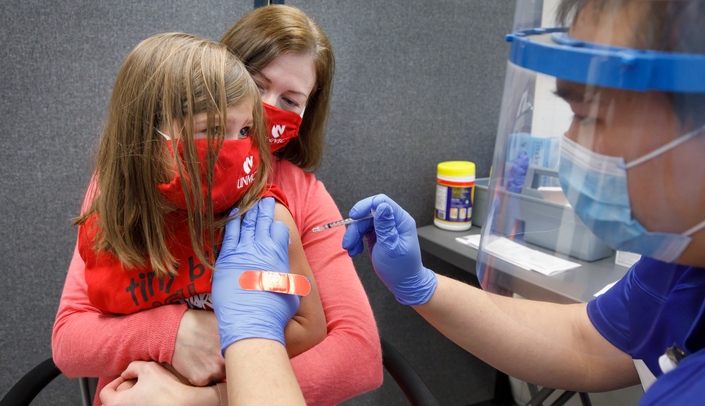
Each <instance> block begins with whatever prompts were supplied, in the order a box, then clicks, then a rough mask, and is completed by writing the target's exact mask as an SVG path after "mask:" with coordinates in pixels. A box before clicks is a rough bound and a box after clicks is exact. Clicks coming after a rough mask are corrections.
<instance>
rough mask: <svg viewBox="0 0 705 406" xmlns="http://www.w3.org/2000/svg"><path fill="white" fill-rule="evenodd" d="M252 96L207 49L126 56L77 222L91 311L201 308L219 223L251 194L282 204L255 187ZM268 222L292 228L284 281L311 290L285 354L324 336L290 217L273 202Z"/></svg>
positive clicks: (259, 179) (201, 43)
mask: <svg viewBox="0 0 705 406" xmlns="http://www.w3.org/2000/svg"><path fill="white" fill-rule="evenodd" d="M258 93H259V91H258V89H257V87H256V85H255V83H254V82H253V81H252V79H251V78H250V76H249V74H248V73H247V71H246V70H245V68H244V66H243V65H242V63H240V62H239V61H238V60H237V58H235V57H234V56H232V54H230V53H229V52H228V51H227V49H226V48H225V47H224V46H222V45H220V44H216V43H214V42H211V41H207V40H202V39H198V38H195V37H192V36H189V35H186V34H180V33H170V34H159V35H155V36H153V37H150V38H148V39H146V40H144V41H143V42H141V43H140V44H139V45H137V47H135V48H134V49H133V51H132V52H131V53H130V54H129V55H128V57H127V59H126V60H125V62H124V64H123V66H122V68H121V69H120V72H119V73H118V76H117V79H116V82H115V87H114V90H113V95H112V99H111V101H110V107H109V113H108V119H107V123H106V126H105V129H104V131H103V136H102V141H101V145H100V149H99V152H98V159H97V170H96V180H95V182H94V185H95V187H92V188H91V189H92V190H90V191H89V200H88V201H89V202H90V205H89V207H88V208H87V210H85V212H84V213H83V214H82V215H81V216H80V217H79V218H78V219H77V220H76V224H78V225H79V236H78V238H79V241H78V250H79V253H80V254H81V257H82V258H83V260H84V261H85V263H86V270H85V278H86V283H87V286H88V296H89V298H90V300H91V302H92V303H93V304H94V305H95V306H96V307H97V308H99V309H100V310H101V311H103V312H104V313H110V314H130V313H134V312H137V311H140V310H145V309H150V308H153V307H156V306H161V305H164V304H170V303H175V302H176V303H178V302H185V303H187V304H188V305H189V306H190V307H191V308H197V309H210V289H211V274H212V270H213V263H214V262H215V258H216V256H217V247H218V242H219V236H220V234H221V231H222V228H223V226H224V224H225V222H226V221H228V220H231V219H232V218H231V217H229V216H228V214H229V213H230V212H231V210H232V209H233V208H237V209H238V212H239V213H243V212H244V211H246V210H247V209H248V208H249V207H250V206H251V205H252V203H253V202H255V201H256V200H257V199H258V198H259V197H261V196H274V197H276V198H277V200H278V201H279V202H280V203H284V204H285V203H286V199H285V198H284V197H283V193H282V192H281V191H279V190H278V188H276V187H275V186H273V185H266V179H267V169H268V166H269V146H268V142H267V138H266V135H265V132H264V128H265V124H264V121H263V119H262V108H261V102H260V99H259V95H258ZM275 214H276V217H275V218H276V219H278V220H281V221H284V222H285V224H287V225H288V226H289V227H290V228H291V230H292V232H291V234H292V238H291V239H292V244H291V248H290V251H291V254H292V260H291V272H293V273H301V274H303V275H305V276H307V277H308V278H309V279H310V280H311V282H312V283H311V285H312V290H311V293H310V294H309V295H308V296H306V297H304V298H302V300H301V307H300V309H299V312H298V313H297V315H296V316H294V318H293V319H292V321H291V322H290V323H289V324H288V326H287V328H286V341H287V351H288V352H289V355H290V356H294V355H296V354H299V353H301V352H303V351H305V350H307V349H309V348H311V347H313V346H314V345H315V344H317V343H318V342H320V341H321V340H322V339H323V337H325V334H326V327H325V318H324V316H323V310H322V307H321V303H320V299H319V296H318V292H317V289H316V287H315V282H314V280H313V276H312V274H311V270H310V269H309V267H308V264H307V262H306V259H305V256H304V255H303V248H302V246H301V242H300V239H299V237H298V234H297V233H296V228H295V227H294V226H293V224H294V223H293V219H292V218H291V215H290V214H289V212H288V211H287V210H286V208H285V207H284V206H282V205H281V204H278V208H277V210H276V212H275ZM234 221H239V219H235V220H234ZM216 272H217V271H216Z"/></svg>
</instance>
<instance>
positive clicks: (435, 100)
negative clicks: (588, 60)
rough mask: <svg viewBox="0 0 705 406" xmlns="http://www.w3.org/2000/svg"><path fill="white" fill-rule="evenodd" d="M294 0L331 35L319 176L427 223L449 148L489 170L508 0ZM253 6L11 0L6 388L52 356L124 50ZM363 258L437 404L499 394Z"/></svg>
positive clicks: (3, 31) (1, 179)
mask: <svg viewBox="0 0 705 406" xmlns="http://www.w3.org/2000/svg"><path fill="white" fill-rule="evenodd" d="M193 4H198V6H197V7H194V6H193ZM287 4H291V5H295V6H298V7H300V8H301V9H303V10H304V11H306V12H307V13H308V14H309V15H311V16H312V17H313V18H314V19H315V20H316V21H318V22H319V24H320V25H321V26H322V27H323V29H324V30H325V31H326V32H327V33H328V34H329V36H330V39H331V41H332V43H333V46H334V48H335V52H336V56H337V76H336V81H335V87H334V97H333V105H332V117H331V120H330V129H329V132H328V138H327V150H326V158H325V161H324V164H323V166H322V167H321V168H320V170H319V172H318V176H319V178H320V179H321V180H323V182H324V183H325V184H326V186H327V187H328V189H329V191H330V192H331V194H332V195H333V196H334V198H335V199H336V202H337V203H338V205H339V207H340V209H341V211H342V212H343V213H344V214H345V213H346V212H347V210H348V209H349V208H350V207H351V205H352V204H353V203H354V202H355V201H356V200H357V199H359V198H362V197H365V196H367V195H370V194H374V193H381V192H384V193H387V194H388V195H390V196H392V197H393V198H394V199H396V200H397V201H398V202H400V203H401V204H402V205H404V207H406V209H407V210H408V211H409V212H410V213H411V214H412V215H413V216H414V217H415V218H416V220H417V223H418V224H419V225H425V224H429V223H430V222H431V221H432V209H433V199H434V184H435V166H436V164H437V163H438V162H440V161H444V160H455V159H464V160H471V161H474V162H476V163H477V168H478V176H486V175H487V174H488V172H489V165H490V162H491V155H492V149H493V145H494V135H495V130H496V123H497V119H498V110H499V105H500V99H501V88H502V83H503V77H504V71H505V58H506V52H507V46H506V45H505V43H504V41H503V36H504V34H505V33H506V32H507V31H508V30H509V29H510V28H511V19H512V11H513V8H514V2H513V1H510V0H497V1H487V0H484V1H483V0H440V1H436V0H425V1H423V0H412V1H409V0H393V1H372V0H367V1H351V0H350V1H343V0H340V1H332V0H316V1H304V0H300V1H293V0H292V1H287ZM252 6H253V1H252V0H236V1H228V2H224V1H217V0H202V1H199V2H197V3H193V2H190V1H185V0H176V1H167V0H155V1H133V0H126V1H105V2H103V1H100V2H98V1H88V0H69V1H62V2H56V1H47V0H35V1H17V0H5V1H2V2H0V44H1V45H0V88H1V90H0V95H1V98H0V123H1V124H2V126H1V127H2V130H3V134H2V135H0V168H2V176H0V190H2V193H1V194H0V250H1V251H0V273H1V275H2V282H0V284H1V285H0V289H2V292H4V294H3V299H4V300H3V301H2V303H3V306H2V307H3V310H2V312H0V366H1V367H0V396H2V395H4V394H5V393H6V392H7V390H8V389H9V388H10V386H11V385H12V384H13V383H14V382H15V381H16V380H17V379H19V378H20V376H21V375H22V374H24V373H25V372H27V371H28V370H29V369H31V368H32V367H33V366H34V365H36V364H38V363H39V362H40V361H42V360H43V359H45V358H46V357H48V356H50V354H51V347H50V339H51V327H52V323H53V320H54V316H55V312H56V309H57V305H58V301H59V297H60V294H61V289H62V286H63V279H64V276H65V272H66V269H67V267H68V263H69V259H70V257H71V254H72V251H73V247H74V244H75V230H74V229H73V227H72V226H71V224H70V223H71V221H70V219H71V217H72V216H74V215H76V214H77V211H78V209H79V205H80V200H81V197H82V193H83V190H84V187H85V185H86V182H87V181H88V178H89V176H90V165H91V160H90V151H91V150H92V148H93V147H94V142H95V136H96V134H97V133H98V132H99V130H100V127H101V122H102V120H103V117H104V112H105V107H106V104H107V100H108V98H109V94H110V90H111V87H112V83H113V80H114V78H115V75H116V73H117V70H118V68H119V66H120V64H121V62H122V60H123V58H124V56H125V55H126V53H127V52H128V51H129V50H130V49H131V48H132V47H133V46H134V45H135V44H136V43H137V42H139V41H140V40H142V39H144V38H145V37H147V36H149V35H151V34H154V33H157V32H164V31H185V32H189V33H193V34H197V35H201V36H204V37H207V38H211V39H216V40H217V39H218V38H219V37H220V35H221V34H222V33H223V32H224V31H225V30H226V29H227V28H228V27H229V26H230V25H231V24H232V23H233V22H234V21H235V20H236V19H237V18H239V17H240V16H241V15H243V14H244V13H245V12H246V11H248V10H250V9H251V8H252ZM427 260H428V261H429V262H428V263H429V264H431V266H433V267H435V268H437V270H439V271H440V272H443V273H447V274H449V275H451V276H454V277H463V274H462V273H461V272H460V271H459V270H457V269H454V268H448V267H447V266H445V265H442V263H441V262H436V261H433V260H432V259H430V258H427ZM355 263H356V266H357V269H358V273H359V274H360V277H361V279H362V280H363V283H364V285H365V288H366V289H367V291H368V293H369V296H370V301H371V303H372V305H373V308H374V310H375V315H376V318H377V322H378V324H379V329H380V332H381V333H382V334H383V335H384V336H385V337H387V338H388V339H389V341H391V342H392V343H393V344H394V345H396V346H397V348H398V349H399V350H400V352H402V353H403V354H404V355H405V356H406V357H407V358H408V359H409V360H410V361H411V362H412V363H414V365H415V366H416V367H417V369H418V370H419V372H420V373H421V374H422V376H423V378H424V379H425V380H426V381H427V382H428V383H429V385H430V387H431V389H432V390H433V391H434V392H435V393H436V395H437V396H438V397H439V399H440V400H441V403H442V404H450V405H453V404H456V405H461V404H471V403H475V402H478V401H481V400H485V399H488V398H489V397H491V396H492V394H493V384H494V371H493V370H492V369H491V368H489V367H488V366H486V365H485V364H483V363H482V362H480V361H479V360H477V359H475V358H474V357H472V356H470V355H468V354H465V353H464V352H463V351H462V350H460V349H459V348H458V347H456V346H455V345H454V344H452V343H450V342H449V341H447V340H445V339H444V338H443V337H442V336H440V334H438V333H437V332H435V331H434V330H433V329H432V328H430V327H429V326H428V325H426V324H425V323H424V322H423V321H422V320H421V319H420V317H419V316H418V315H417V314H416V313H415V312H413V310H411V309H409V308H404V307H402V306H401V305H398V304H397V303H396V302H395V301H394V299H393V298H392V296H391V295H390V294H389V293H388V292H387V290H386V289H385V288H384V287H383V286H382V285H381V283H380V282H379V281H378V280H377V279H376V277H374V275H373V272H374V271H373V270H372V267H371V265H370V263H369V260H368V259H367V258H366V257H364V256H363V257H360V258H358V259H356V260H355ZM402 399H403V398H402V395H401V393H400V392H399V391H398V389H396V387H395V386H394V384H393V383H392V381H391V378H390V377H389V376H388V375H385V384H384V385H383V387H382V388H381V389H379V390H377V391H374V392H372V393H369V394H365V395H363V396H360V397H358V398H356V399H353V400H350V401H348V402H346V404H349V405H358V404H375V405H377V404H385V405H394V404H404V402H403V400H402ZM78 402H79V401H78V384H77V382H76V381H73V380H69V379H67V378H64V377H61V378H59V379H58V380H56V381H55V382H54V383H52V384H51V385H50V387H49V388H48V389H47V390H46V391H45V392H43V393H42V394H41V395H40V397H39V398H38V400H37V401H36V403H35V404H52V405H55V404H77V403H78Z"/></svg>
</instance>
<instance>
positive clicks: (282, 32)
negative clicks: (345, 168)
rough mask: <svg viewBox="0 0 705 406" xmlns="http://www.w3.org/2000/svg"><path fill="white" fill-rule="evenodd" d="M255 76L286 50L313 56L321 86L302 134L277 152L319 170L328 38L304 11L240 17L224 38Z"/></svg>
mask: <svg viewBox="0 0 705 406" xmlns="http://www.w3.org/2000/svg"><path fill="white" fill-rule="evenodd" d="M220 42H221V43H223V44H225V45H226V46H227V47H228V48H229V49H230V51H231V52H233V53H234V54H235V55H236V56H237V57H238V58H240V60H242V61H243V62H244V63H245V66H246V67H247V70H249V71H250V73H252V74H254V73H257V72H259V71H261V70H262V69H264V68H265V67H266V66H267V65H268V64H269V63H270V62H272V61H273V60H274V59H275V58H276V57H278V56H279V55H282V54H311V55H313V59H314V64H315V67H316V85H315V87H314V89H313V91H312V92H311V95H310V96H309V99H308V102H307V103H306V114H305V115H304V118H303V122H302V123H301V128H300V129H299V136H298V137H296V138H294V139H293V140H291V141H290V142H289V144H287V146H286V147H284V148H282V149H281V150H279V151H277V152H276V153H275V155H276V156H278V157H280V158H282V159H286V160H288V161H290V162H292V163H293V164H295V165H297V166H298V167H300V168H302V169H305V170H311V171H312V170H315V169H316V168H318V166H319V165H320V163H321V159H322V157H323V146H324V138H325V127H326V121H327V119H328V111H329V109H330V96H331V90H332V87H333V74H334V72H335V59H334V57H333V49H332V47H331V45H330V42H329V41H328V37H326V34H325V33H324V32H323V30H321V28H320V27H319V26H318V25H317V24H316V23H315V22H314V21H313V20H311V19H310V18H309V17H308V16H306V14H304V13H303V12H302V11H301V10H299V9H297V8H295V7H291V6H285V5H269V6H265V7H260V8H257V9H255V10H253V11H251V12H249V13H248V14H247V15H245V16H244V17H243V18H242V19H240V21H238V22H237V23H236V24H235V25H234V26H233V27H232V28H230V30H228V32H226V33H225V35H224V36H223V38H222V39H221V40H220Z"/></svg>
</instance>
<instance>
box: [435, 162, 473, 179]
mask: <svg viewBox="0 0 705 406" xmlns="http://www.w3.org/2000/svg"><path fill="white" fill-rule="evenodd" d="M438 175H440V176H475V164H474V163H472V162H469V161H446V162H441V163H439V164H438Z"/></svg>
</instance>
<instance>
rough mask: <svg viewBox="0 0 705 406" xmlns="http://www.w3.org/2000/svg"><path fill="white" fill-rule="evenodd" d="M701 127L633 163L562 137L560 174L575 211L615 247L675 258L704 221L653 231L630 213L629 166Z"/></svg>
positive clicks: (670, 258) (653, 255)
mask: <svg viewBox="0 0 705 406" xmlns="http://www.w3.org/2000/svg"><path fill="white" fill-rule="evenodd" d="M704 130H705V127H701V128H698V129H697V130H695V131H693V132H690V133H688V134H686V135H684V136H682V137H679V138H678V139H676V140H674V141H672V142H670V143H668V144H666V145H664V146H663V147H661V148H659V149H657V150H655V151H653V152H651V153H649V154H647V155H644V156H642V157H641V158H639V159H636V160H634V161H632V162H630V163H628V164H627V163H625V162H624V159H623V158H621V157H612V156H606V155H601V154H598V153H596V152H593V151H592V150H590V149H588V148H585V147H583V146H581V145H579V144H578V143H576V142H575V141H572V140H570V139H568V138H567V137H565V136H563V139H562V140H561V158H560V163H559V170H558V176H559V178H560V183H561V188H562V189H563V192H564V193H565V195H566V197H567V199H568V201H569V202H570V204H571V206H573V209H574V210H575V213H576V214H577V215H578V217H580V219H581V220H582V221H583V222H584V223H585V225H587V226H588V228H590V230H591V231H592V232H593V233H594V234H595V235H596V236H598V237H599V238H601V239H602V240H603V241H605V242H606V243H607V244H608V245H609V246H610V247H612V248H614V249H616V250H623V251H629V252H635V253H637V254H641V255H645V256H648V257H651V258H655V259H658V260H661V261H664V262H675V260H676V259H678V257H680V255H681V254H682V253H683V251H684V250H685V249H686V247H688V244H690V241H691V238H690V235H691V234H693V233H695V232H697V231H699V230H700V229H702V228H704V227H705V221H703V222H701V223H700V224H698V225H696V226H695V227H693V228H691V229H690V230H688V231H686V232H685V233H683V234H680V235H679V234H669V233H652V232H649V231H647V230H646V229H645V228H644V227H643V226H642V225H641V224H639V222H638V221H637V220H636V219H635V218H634V217H633V216H632V209H631V204H630V202H629V191H628V189H627V169H630V168H633V167H634V166H636V165H639V164H641V163H644V162H646V161H648V160H650V159H653V158H654V157H656V156H658V155H661V154H663V153H664V152H666V151H668V150H670V149H673V148H675V147H676V146H678V145H680V144H682V143H684V142H686V141H688V140H689V139H691V138H693V137H695V136H697V135H699V134H700V133H701V132H703V131H704Z"/></svg>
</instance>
